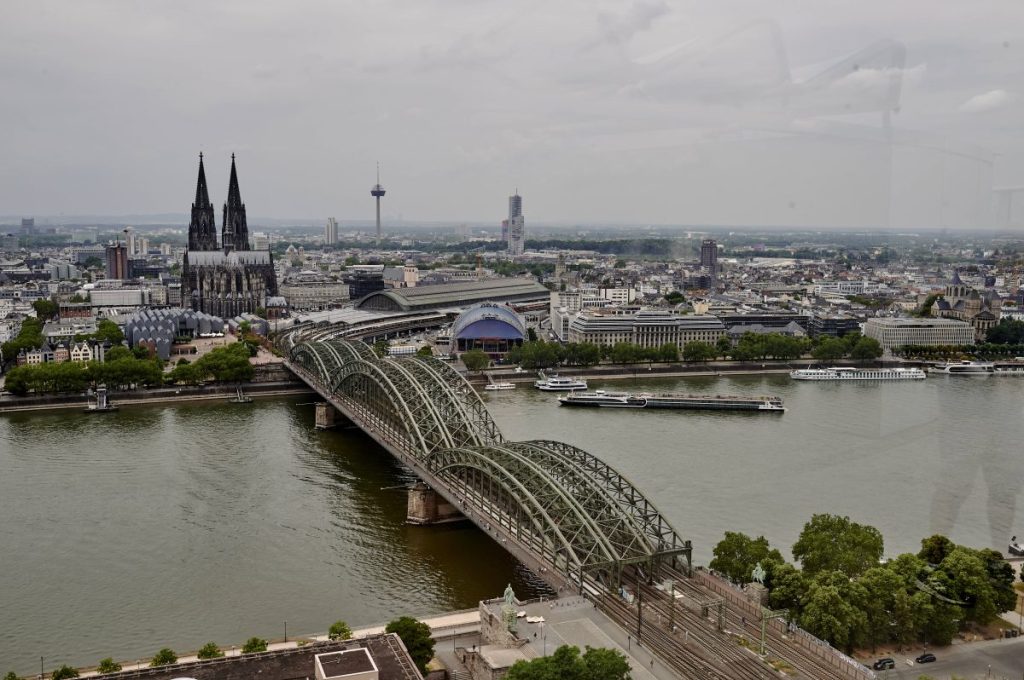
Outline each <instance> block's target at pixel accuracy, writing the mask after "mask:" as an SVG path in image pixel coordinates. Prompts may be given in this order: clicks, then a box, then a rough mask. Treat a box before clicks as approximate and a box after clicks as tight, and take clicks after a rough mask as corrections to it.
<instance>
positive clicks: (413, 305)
mask: <svg viewBox="0 0 1024 680" xmlns="http://www.w3.org/2000/svg"><path fill="white" fill-rule="evenodd" d="M550 294H551V291H550V290H548V289H547V288H546V287H544V286H542V285H541V284H540V283H538V282H537V281H536V280H534V279H519V278H507V279H482V280H480V281H460V282H458V283H438V284H434V285H428V286H414V287H412V288H385V289H384V290H377V291H374V292H372V293H370V294H369V295H367V296H366V297H364V298H363V299H361V300H359V301H358V302H357V303H356V305H355V306H356V309H365V308H369V309H374V308H379V309H393V310H395V311H398V310H402V311H411V310H416V309H436V308H438V307H451V306H462V305H468V304H472V303H474V302H483V301H485V300H494V301H497V302H501V301H505V300H512V299H545V300H546V299H548V297H549V296H550Z"/></svg>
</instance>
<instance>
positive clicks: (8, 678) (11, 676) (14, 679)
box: [4, 671, 20, 680]
mask: <svg viewBox="0 0 1024 680" xmlns="http://www.w3.org/2000/svg"><path fill="white" fill-rule="evenodd" d="M4 680H20V678H19V677H18V674H17V673H15V672H14V671H11V672H9V673H8V674H7V675H5V676H4Z"/></svg>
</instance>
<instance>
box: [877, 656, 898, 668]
mask: <svg viewBox="0 0 1024 680" xmlns="http://www.w3.org/2000/svg"><path fill="white" fill-rule="evenodd" d="M871 668H872V670H876V671H884V670H885V669H886V668H896V660H895V659H892V658H890V657H888V656H887V657H885V658H884V659H879V660H878V661H876V662H875V663H873V664H871Z"/></svg>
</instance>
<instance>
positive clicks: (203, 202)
mask: <svg viewBox="0 0 1024 680" xmlns="http://www.w3.org/2000/svg"><path fill="white" fill-rule="evenodd" d="M188 249H189V250H217V224H216V222H214V216H213V204H212V203H210V192H209V191H208V190H207V188H206V170H205V169H203V154H199V179H198V180H197V181H196V200H195V203H193V204H192V220H191V221H190V222H189V223H188Z"/></svg>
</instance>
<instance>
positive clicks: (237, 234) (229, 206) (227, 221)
mask: <svg viewBox="0 0 1024 680" xmlns="http://www.w3.org/2000/svg"><path fill="white" fill-rule="evenodd" d="M220 241H221V244H222V245H223V247H224V252H225V253H230V252H231V251H232V250H249V227H248V225H247V224H246V222H245V204H244V203H242V194H241V192H240V191H239V190H238V173H237V172H236V171H235V154H231V180H230V181H229V182H228V201H227V203H225V204H224V222H223V225H222V226H221V234H220Z"/></svg>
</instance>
